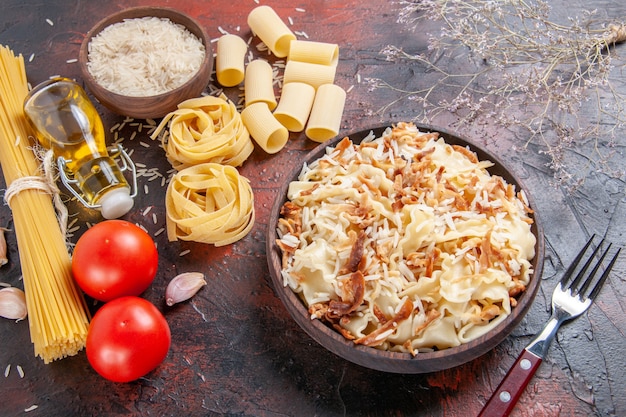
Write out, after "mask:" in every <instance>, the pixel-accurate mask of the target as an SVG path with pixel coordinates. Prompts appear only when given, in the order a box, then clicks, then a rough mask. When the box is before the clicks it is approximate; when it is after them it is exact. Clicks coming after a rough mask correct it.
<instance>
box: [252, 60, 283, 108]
mask: <svg viewBox="0 0 626 417" xmlns="http://www.w3.org/2000/svg"><path fill="white" fill-rule="evenodd" d="M244 97H245V104H246V106H249V105H250V104H254V103H258V102H262V103H265V104H267V107H269V109H270V110H274V109H275V108H276V105H277V101H276V94H274V72H273V71H272V66H271V65H270V64H269V63H268V62H267V61H264V60H262V59H255V60H253V61H251V62H250V63H249V64H248V66H247V67H246V73H245V79H244Z"/></svg>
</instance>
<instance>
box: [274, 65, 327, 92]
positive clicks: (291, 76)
mask: <svg viewBox="0 0 626 417" xmlns="http://www.w3.org/2000/svg"><path fill="white" fill-rule="evenodd" d="M336 71H337V67H335V66H331V65H320V64H312V63H310V62H300V61H288V62H287V64H286V65H285V73H284V74H283V83H285V84H287V83H306V84H310V85H311V86H313V87H314V88H316V89H317V88H318V87H319V86H320V85H323V84H332V83H334V82H335V73H336Z"/></svg>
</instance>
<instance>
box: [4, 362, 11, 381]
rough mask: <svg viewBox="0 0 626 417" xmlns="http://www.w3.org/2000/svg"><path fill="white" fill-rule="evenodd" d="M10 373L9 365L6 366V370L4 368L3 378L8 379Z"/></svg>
mask: <svg viewBox="0 0 626 417" xmlns="http://www.w3.org/2000/svg"><path fill="white" fill-rule="evenodd" d="M10 372H11V364H8V365H7V367H6V368H4V377H5V378H6V377H8V376H9V373H10Z"/></svg>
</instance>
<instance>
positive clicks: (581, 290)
mask: <svg viewBox="0 0 626 417" xmlns="http://www.w3.org/2000/svg"><path fill="white" fill-rule="evenodd" d="M602 242H604V240H603V241H602ZM602 242H601V243H600V245H598V247H597V248H596V250H594V251H593V255H591V258H589V261H587V262H588V263H589V262H591V260H592V259H593V257H595V255H596V253H597V252H598V249H599V248H600V246H601V245H602ZM609 249H611V244H610V243H609V245H608V246H607V248H606V249H605V250H604V252H602V255H600V259H598V262H596V264H595V265H594V267H593V269H592V270H591V272H590V273H589V275H587V278H586V279H585V282H583V285H582V287H580V288H579V289H578V291H577V292H578V294H580V295H581V296H584V294H585V292H586V291H587V288H589V285H591V281H593V277H595V275H596V273H597V272H598V269H600V266H602V262H604V258H606V255H607V254H608V253H609Z"/></svg>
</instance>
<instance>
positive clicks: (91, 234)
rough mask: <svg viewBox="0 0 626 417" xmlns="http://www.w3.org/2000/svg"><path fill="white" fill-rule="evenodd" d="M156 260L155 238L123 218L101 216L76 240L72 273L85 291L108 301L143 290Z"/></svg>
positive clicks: (96, 297) (137, 293)
mask: <svg viewBox="0 0 626 417" xmlns="http://www.w3.org/2000/svg"><path fill="white" fill-rule="evenodd" d="M158 263H159V257H158V253H157V249H156V246H155V244H154V241H153V240H152V238H151V237H150V235H148V234H147V233H146V232H145V231H144V230H143V229H141V228H140V227H138V226H136V225H134V224H132V223H130V222H127V221H125V220H104V221H102V222H100V223H98V224H96V225H95V226H93V227H92V228H90V229H89V230H87V231H86V232H85V233H83V235H82V236H81V237H80V238H79V239H78V242H76V247H75V248H74V254H73V255H72V273H73V275H74V279H75V280H76V282H77V283H78V285H79V286H80V288H81V289H82V290H83V291H84V292H85V293H86V294H88V295H89V296H91V297H93V298H95V299H96V300H100V301H104V302H107V301H111V300H113V299H115V298H118V297H122V296H125V295H139V294H141V293H142V292H144V291H145V290H146V288H148V286H150V284H151V283H152V281H153V280H154V277H155V275H156V272H157V267H158Z"/></svg>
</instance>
